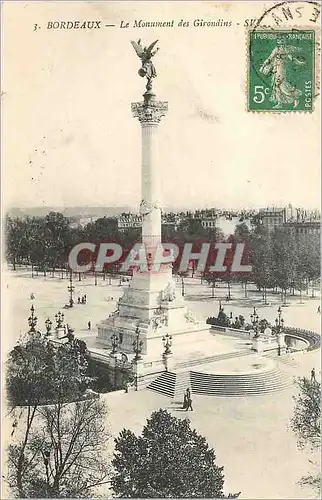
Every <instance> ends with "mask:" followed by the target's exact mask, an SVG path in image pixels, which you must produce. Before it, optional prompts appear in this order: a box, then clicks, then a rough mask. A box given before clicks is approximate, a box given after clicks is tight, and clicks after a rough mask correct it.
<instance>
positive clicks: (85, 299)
mask: <svg viewBox="0 0 322 500" xmlns="http://www.w3.org/2000/svg"><path fill="white" fill-rule="evenodd" d="M86 301H87V295H84V304H86Z"/></svg>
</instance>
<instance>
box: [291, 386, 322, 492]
mask: <svg viewBox="0 0 322 500" xmlns="http://www.w3.org/2000/svg"><path fill="white" fill-rule="evenodd" d="M297 385H298V388H299V393H298V395H296V396H294V397H293V399H294V401H295V407H294V413H293V417H292V418H291V428H292V430H293V432H294V433H295V435H296V438H297V444H298V447H299V448H300V449H303V448H305V447H307V448H309V449H310V451H311V452H315V453H318V459H317V461H314V460H309V462H310V463H311V464H313V465H315V466H316V472H315V473H313V474H310V475H308V476H304V477H302V478H301V480H300V484H302V485H308V486H311V487H312V488H313V489H314V490H316V491H317V492H318V494H319V498H320V489H321V470H320V467H319V465H318V463H316V462H319V461H320V449H321V383H320V382H318V381H316V380H314V379H313V380H309V379H307V378H306V377H301V378H299V379H298V381H297Z"/></svg>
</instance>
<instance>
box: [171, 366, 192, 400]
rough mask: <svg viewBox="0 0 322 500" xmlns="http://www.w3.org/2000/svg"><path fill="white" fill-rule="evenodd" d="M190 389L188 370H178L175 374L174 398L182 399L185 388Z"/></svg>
mask: <svg viewBox="0 0 322 500" xmlns="http://www.w3.org/2000/svg"><path fill="white" fill-rule="evenodd" d="M188 388H189V389H190V391H191V380H190V371H189V370H187V371H184V372H179V373H177V374H176V385H175V391H174V399H175V400H176V401H183V396H184V393H185V391H186V390H187V389H188Z"/></svg>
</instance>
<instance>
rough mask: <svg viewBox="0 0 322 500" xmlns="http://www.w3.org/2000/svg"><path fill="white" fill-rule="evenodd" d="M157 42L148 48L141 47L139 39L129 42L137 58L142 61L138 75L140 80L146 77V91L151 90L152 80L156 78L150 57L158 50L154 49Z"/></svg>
mask: <svg viewBox="0 0 322 500" xmlns="http://www.w3.org/2000/svg"><path fill="white" fill-rule="evenodd" d="M158 41H159V40H155V42H153V43H151V45H149V46H148V47H143V46H142V45H141V39H139V40H138V41H137V42H134V41H133V40H131V44H132V46H133V47H134V50H135V52H136V53H137V55H138V57H139V58H140V59H141V61H142V67H141V68H140V69H139V71H138V73H139V75H140V76H142V78H144V77H146V78H147V80H148V83H147V86H146V88H147V90H151V88H152V78H155V77H156V76H157V72H156V70H155V67H154V64H153V62H152V57H153V56H154V55H155V54H156V53H157V52H158V50H159V49H158V48H156V49H155V50H153V49H154V47H155V46H156V44H157V43H158Z"/></svg>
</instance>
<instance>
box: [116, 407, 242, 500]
mask: <svg viewBox="0 0 322 500" xmlns="http://www.w3.org/2000/svg"><path fill="white" fill-rule="evenodd" d="M215 461H216V455H215V452H214V450H213V449H212V448H210V447H209V445H208V443H207V442H206V439H205V438H204V437H202V436H200V435H199V434H197V432H196V431H195V430H192V429H191V427H190V423H189V420H188V419H184V420H181V419H179V418H176V417H173V416H171V415H170V413H168V412H167V411H166V410H162V409H160V410H159V411H156V412H154V413H152V415H151V417H150V419H148V421H147V424H146V425H145V427H144V428H143V431H142V436H136V435H135V434H134V433H133V432H132V431H130V430H127V429H123V431H122V432H121V433H120V434H119V437H117V438H116V439H115V454H114V459H113V461H112V464H113V466H114V469H115V472H114V475H113V477H112V481H111V484H112V487H113V489H114V491H115V493H116V495H118V496H119V497H128V498H129V497H131V498H147V497H150V498H160V497H164V498H173V497H174V498H189V497H190V498H193V497H195V498H198V497H199V498H202V497H208V498H210V497H215V498H224V493H223V485H224V475H223V467H219V466H217V465H216V463H215ZM236 496H238V495H236Z"/></svg>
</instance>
